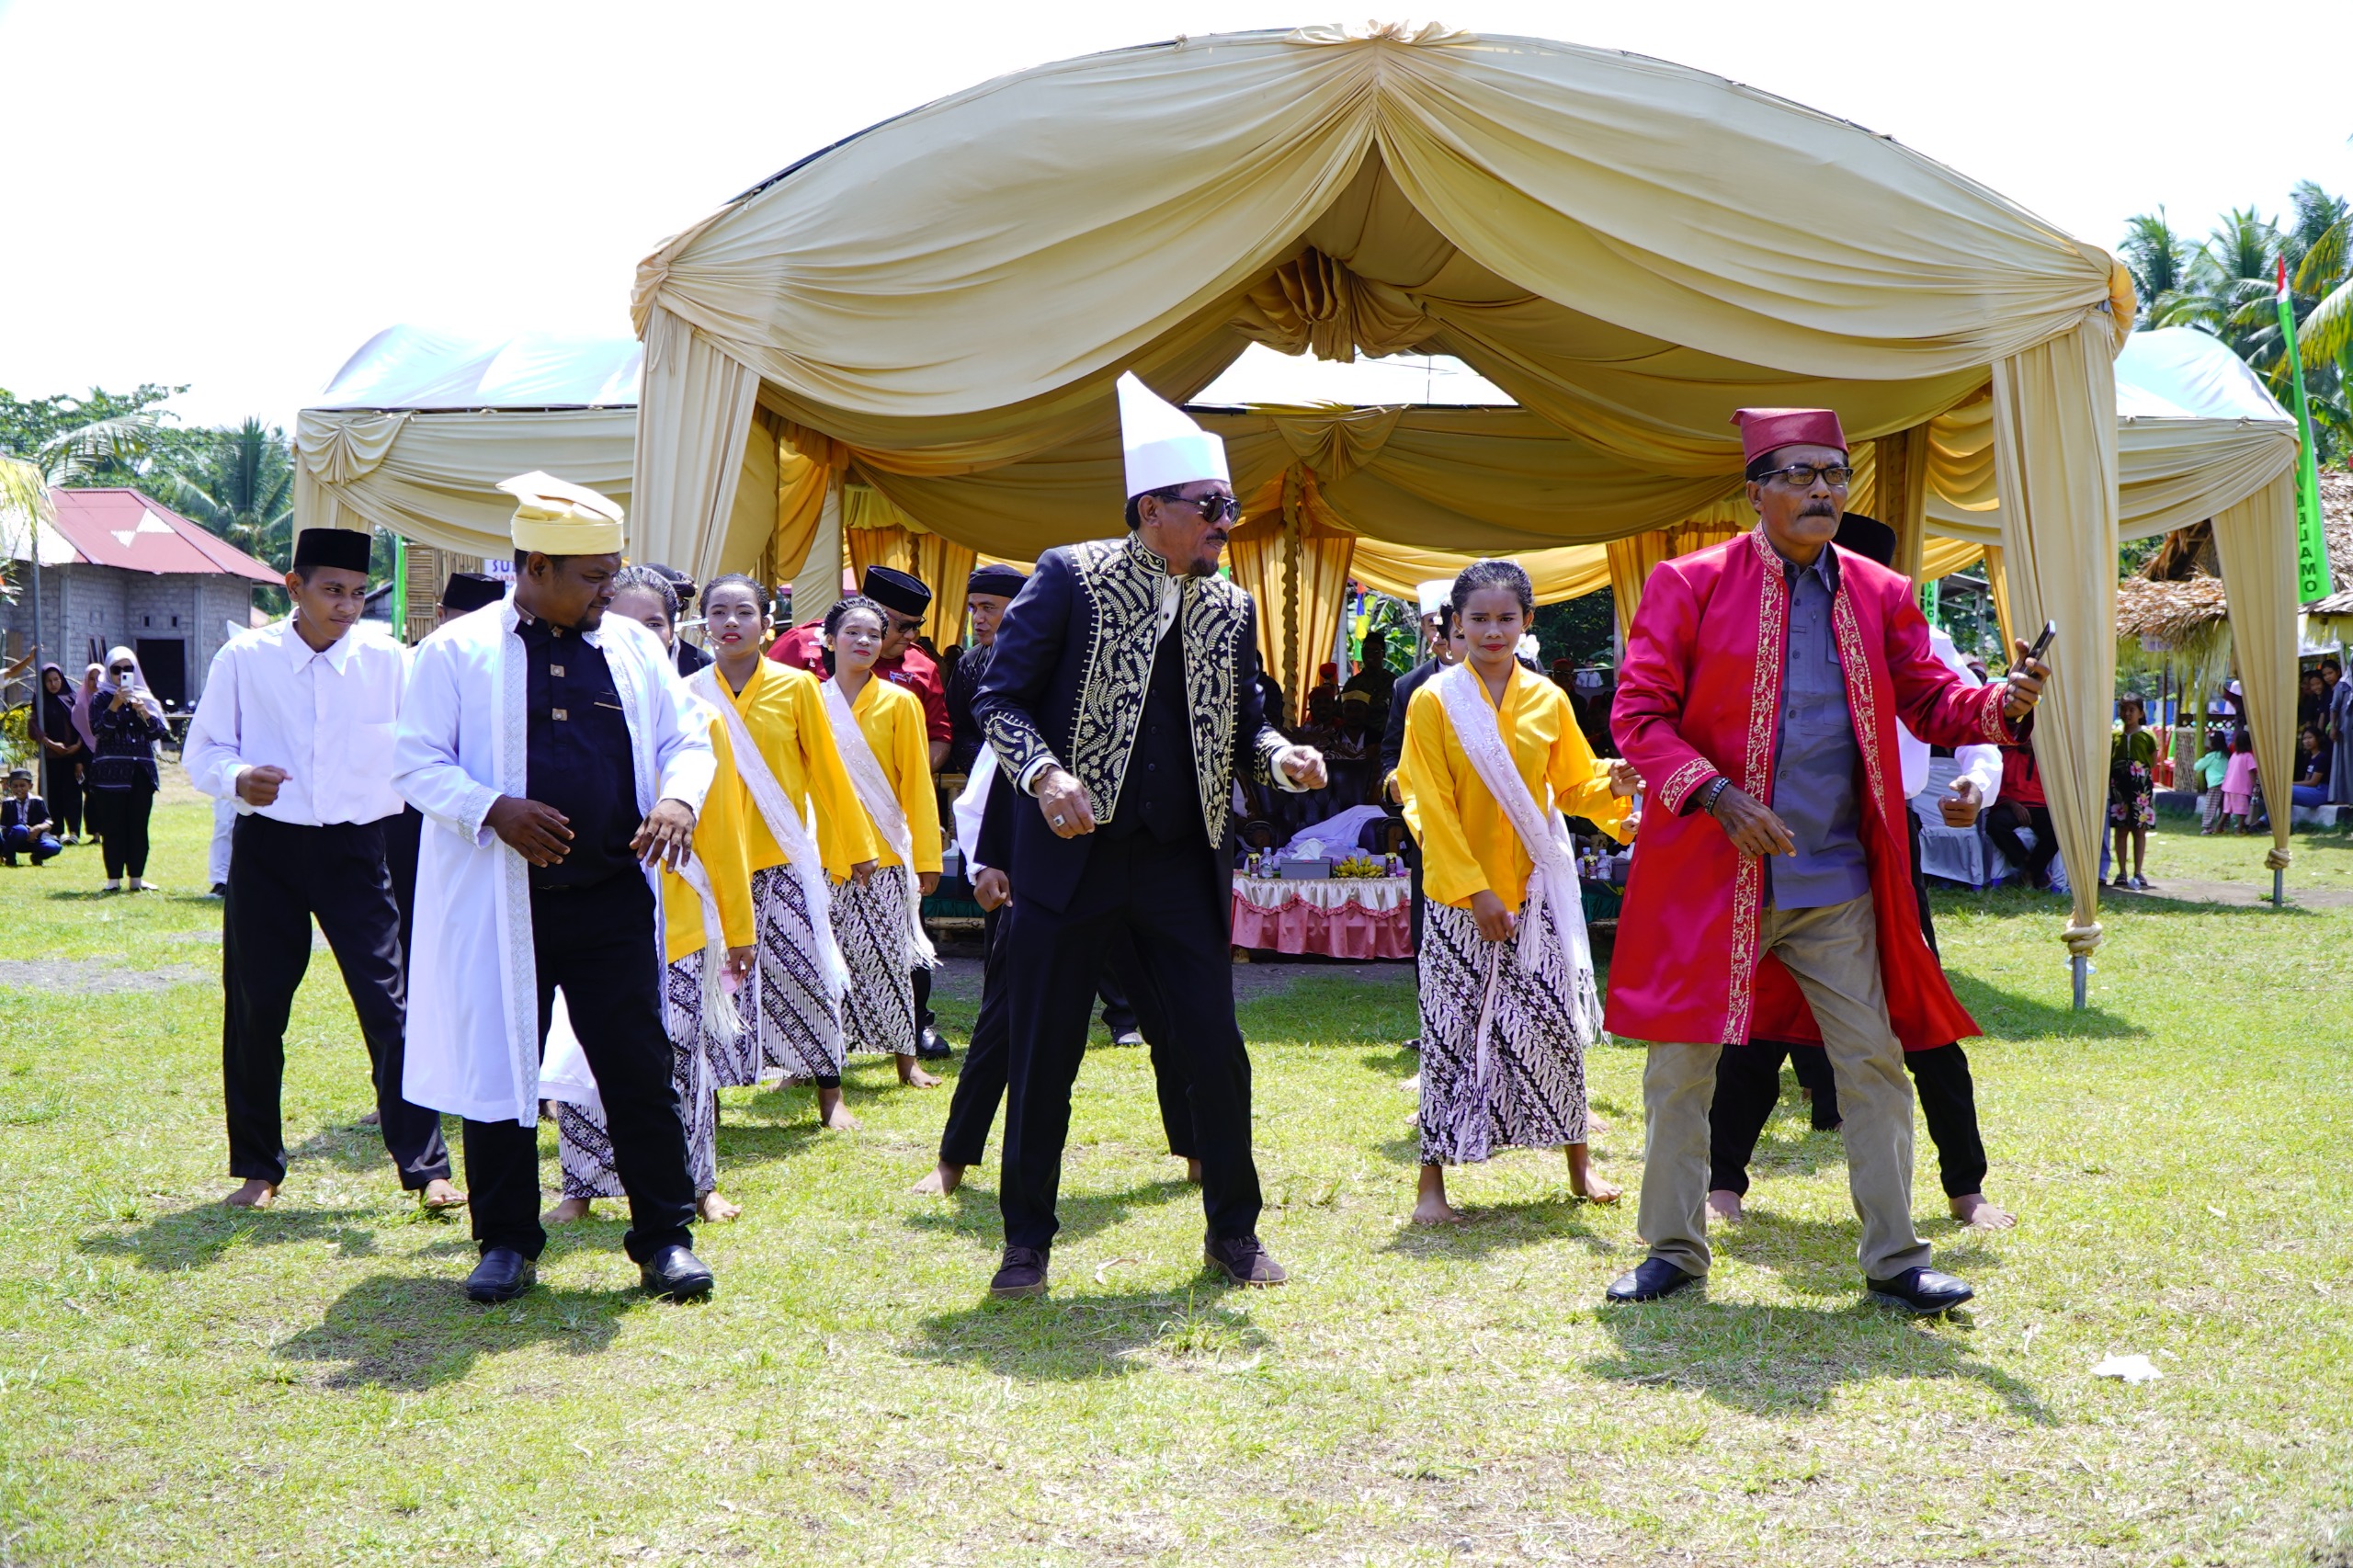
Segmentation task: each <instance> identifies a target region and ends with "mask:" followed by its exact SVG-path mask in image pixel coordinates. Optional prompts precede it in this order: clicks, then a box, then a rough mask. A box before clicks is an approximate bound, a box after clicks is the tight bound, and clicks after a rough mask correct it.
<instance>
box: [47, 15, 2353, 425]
mask: <svg viewBox="0 0 2353 1568" xmlns="http://www.w3.org/2000/svg"><path fill="white" fill-rule="evenodd" d="M1344 3H1346V4H1348V5H1350V6H1355V7H1356V12H1362V11H1364V10H1366V9H1367V7H1366V6H1364V5H1363V3H1362V0H1344ZM1425 4H1427V5H1432V6H1436V7H1437V9H1436V11H1435V14H1436V15H1437V16H1438V18H1439V19H1440V20H1442V21H1445V22H1447V23H1448V24H1449V25H1451V26H1454V27H1459V28H1472V29H1474V30H1483V31H1488V32H1496V33H1521V34H1533V35H1538V36H1544V37H1552V38H1560V39H1566V40H1572V41H1575V42H1579V43H1586V44H1594V45H1600V46H1605V47H1612V48H1620V49H1627V50H1631V51H1637V52H1640V53H1643V54H1651V55H1656V56H1659V57H1661V58H1664V59H1667V60H1673V61H1677V62H1682V63H1684V64H1688V65H1693V66H1697V67H1699V68H1701V69H1704V70H1710V71H1714V72H1718V73H1720V74H1724V75H1727V76H1731V77H1733V78H1736V79H1738V80H1741V81H1744V82H1747V83H1749V84H1752V85H1756V86H1759V87H1763V88H1765V89H1767V90H1769V91H1772V92H1777V93H1779V94H1782V95H1783V96H1785V97H1791V98H1794V99H1797V100H1798V101H1800V102H1802V103H1805V104H1809V105H1812V106H1813V107H1814V108H1820V109H1823V110H1825V111H1827V112H1830V113H1833V114H1837V115H1842V116H1845V117H1846V118H1847V119H1853V120H1856V121H1858V122H1859V123H1861V124H1863V125H1866V126H1869V127H1870V128H1871V129H1872V130H1874V131H1881V132H1884V133H1887V134H1891V135H1893V136H1894V137H1896V138H1897V139H1898V140H1899V141H1902V142H1906V143H1908V144H1909V145H1911V146H1913V147H1915V148H1917V149H1919V150H1920V151H1922V152H1924V153H1928V154H1929V155H1931V156H1933V157H1937V158H1939V159H1941V160H1943V161H1944V162H1946V163H1949V164H1950V165H1953V166H1955V167H1956V168H1959V169H1961V171H1963V172H1964V173H1966V174H1969V175H1971V176H1973V177H1975V178H1977V179H1980V180H1982V181H1984V183H1986V184H1987V185H1990V186H1992V187H1994V188H1995V189H1996V190H2000V191H2002V192H2004V193H2005V194H2006V195H2008V196H2009V197H2011V198H2012V199H2015V200H2018V201H2019V202H2020V203H2022V204H2024V205H2025V206H2027V207H2029V208H2030V209H2033V210H2036V211H2038V212H2040V213H2041V214H2042V215H2043V216H2045V217H2046V218H2048V219H2050V220H2052V222H2056V223H2058V224H2060V225H2061V226H2062V227H2064V228H2066V229H2068V230H2070V231H2071V232H2073V233H2075V234H2077V235H2079V236H2080V237H2082V238H2085V239H2087V240H2090V241H2092V242H2094V243H2096V244H2104V245H2111V246H2112V245H2113V244H2115V242H2116V240H2117V238H2118V235H2119V233H2120V230H2121V226H2122V222H2123V220H2124V219H2125V218H2126V217H2127V216H2129V215H2130V214H2131V213H2133V212H2137V211H2141V210H2145V209H2149V208H2154V207H2155V206H2157V205H2159V204H2160V203H2162V204H2164V205H2165V207H2166V208H2167V210H2169V211H2170V212H2171V214H2172V216H2173V217H2174V219H2175V222H2177V224H2178V225H2179V226H2181V227H2183V228H2185V229H2187V230H2188V231H2189V232H2191V233H2197V234H2202V233H2204V232H2205V231H2206V229H2207V228H2208V227H2209V226H2210V224H2211V222H2212V221H2213V219H2214V217H2215V216H2216V215H2217V214H2219V213H2220V212H2221V211H2222V209H2223V208H2225V207H2227V206H2231V205H2234V204H2239V203H2245V202H2254V203H2256V204H2257V205H2258V206H2260V207H2261V208H2263V209H2264V210H2266V211H2273V210H2278V209H2279V208H2280V207H2281V206H2282V205H2283V204H2284V202H2285V199H2286V197H2287V193H2288V189H2289V187H2290V185H2291V184H2292V183H2293V182H2294V181H2295V180H2297V179H2298V178H2312V179H2316V180H2319V181H2320V182H2322V183H2323V184H2324V185H2326V186H2328V187H2330V188H2332V189H2335V190H2338V191H2353V145H2348V143H2347V136H2348V134H2353V97H2348V96H2347V95H2346V94H2343V93H2340V92H2332V91H2329V90H2327V89H2326V88H2325V86H2323V85H2321V84H2323V83H2325V81H2326V80H2327V79H2328V73H2327V72H2325V71H2324V70H2320V69H2318V68H2317V64H2316V62H2322V61H2330V60H2334V61H2339V62H2341V61H2344V60H2347V59H2353V4H2347V0H2279V3H2274V4H2268V5H2255V6H2245V7H2243V8H2241V9H2239V10H2237V11H2235V12H2233V11H2230V10H2229V9H2228V8H2227V7H2226V8H2224V9H2223V10H2221V11H2218V10H2217V9H2216V8H2215V7H2214V6H2212V5H2211V0H2208V3H2204V4H2200V5H2198V6H2188V5H2177V4H2175V3H2173V0H2156V3H2153V4H2144V5H2141V6H2129V7H2123V8H2119V7H2117V6H2114V5H2112V4H2091V3H2088V0H1982V3H1979V4H1974V5H1970V6H1923V5H1916V4H1904V3H1901V0H1859V3H1853V4H1848V3H1843V0H1817V3H1812V4H1807V3H1803V0H1798V3H1793V4H1790V5H1788V6H1779V7H1774V6H1760V5H1756V4H1746V5H1732V4H1725V3H1722V0H1671V3H1665V4H1662V3H1655V0H1654V3H1648V4H1626V3H1624V0H1615V3H1612V4H1608V5H1597V4H1584V5H1575V4H1562V3H1559V0H1555V3H1552V4H1535V3H1525V0H1425ZM1356 12H1352V13H1349V15H1351V16H1353V15H1355V14H1356ZM2169 13H2171V14H2169ZM1398 14H1399V13H1396V12H1392V13H1389V15H1390V16H1392V17H1393V16H1396V15H1398ZM2230 16H2235V17H2239V18H2240V19H2239V21H2238V22H2236V23H2230V22H2227V21H2225V19H2224V18H2225V17H2230ZM1964 17H1965V18H1967V19H1968V21H1969V24H1970V27H1969V30H1968V31H1966V32H1962V33H1958V34H1956V33H1955V32H1954V31H1953V30H1952V29H1953V27H1954V23H1955V20H1956V18H1964ZM1332 19H1340V16H1339V14H1338V13H1337V12H1336V11H1334V10H1331V9H1328V8H1327V9H1318V8H1316V7H1314V6H1303V7H1302V4H1301V0H1285V3H1283V4H1279V5H1270V4H1267V3H1266V0H1260V3H1258V4H1254V5H1245V4H1239V3H1235V0H1195V3H1191V4H1183V3H1170V0H1121V3H1120V4H1110V5H1107V4H1102V3H1100V0H1096V3H1093V4H1086V3H1056V4H1034V5H1020V4H995V5H993V4H986V3H983V4H972V3H971V0H963V3H960V4H954V5H948V4H922V3H914V0H850V3H845V4H839V5H831V6H812V5H808V4H805V3H801V4H792V3H783V0H762V3H756V4H734V3H727V0H665V3H663V4H659V5H654V4H646V3H642V0H640V3H636V4H629V5H621V4H606V3H601V0H561V3H543V0H454V3H451V0H399V3H397V4H394V5H389V6H384V5H379V6H364V7H363V6H358V5H352V4H347V3H345V0H327V3H324V4H321V3H318V0H299V3H272V0H233V3H232V0H218V3H212V4H206V3H203V0H161V3H142V0H0V62H6V64H7V67H8V69H7V97H8V100H9V101H8V119H9V121H10V124H11V128H12V132H13V134H12V137H11V141H12V142H13V144H14V146H15V148H16V153H15V156H14V159H13V160H12V162H13V164H14V171H13V177H12V178H11V179H10V181H9V186H10V191H9V196H8V199H7V200H6V204H5V208H0V210H5V211H6V214H7V216H6V219H5V220H0V301H5V304H0V387H6V388H7V389H8V390H10V391H11V392H16V393H17V395H18V396H20V397H37V396H42V395H46V394H48V393H51V392H82V391H84V390H85V389H87V388H88V387H90V386H91V385H93V384H97V385H103V386H107V387H109V388H126V387H129V386H132V385H135V384H136V383H138V382H140V381H161V382H169V383H176V382H183V381H185V382H188V383H189V386H190V390H189V391H188V393H187V394H186V395H185V396H184V397H182V398H181V399H179V400H178V402H177V403H176V404H175V407H176V408H177V409H178V410H179V412H180V414H181V415H182V417H183V418H185V419H187V420H188V421H190V422H192V423H203V424H211V423H224V422H229V421H233V420H236V419H240V418H243V417H244V415H247V414H259V415H263V416H264V417H265V418H267V419H269V420H272V421H273V422H277V423H281V424H287V425H290V424H291V423H292V416H293V414H294V411H295V410H296V409H298V408H300V407H301V404H302V403H303V401H304V400H305V398H306V397H307V396H308V395H309V394H310V393H311V392H313V391H315V390H316V389H317V388H318V387H319V386H321V385H322V384H323V383H324V381H326V380H327V379H328V377H329V376H330V375H332V374H333V373H334V371H335V369H336V368H337V367H338V366H340V365H341V364H342V362H343V361H344V359H345V358H347V357H348V356H349V354H350V353H351V352H352V351H353V350H354V349H356V348H357V347H358V346H359V345H360V344H361V343H362V342H363V341H364V340H366V338H367V337H368V336H369V335H371V334H372V333H374V332H375V331H377V330H378V329H379V328H381V327H383V326H387V325H390V324H393V323H395V322H410V323H414V324H418V325H423V326H430V327H438V328H443V329H449V330H459V331H476V332H483V333H503V332H508V331H519V330H524V329H547V330H556V331H570V332H589V333H598V334H614V335H625V334H626V333H627V332H628V331H629V316H628V299H629V285H630V279H631V275H632V273H633V271H634V268H635V265H636V262H637V259H638V258H639V257H640V256H643V255H645V254H646V253H647V252H649V251H651V250H652V249H653V248H654V246H655V245H656V244H659V243H660V242H661V241H662V239H663V238H664V237H665V236H666V235H668V234H670V233H674V232H676V230H678V229H681V228H683V227H685V226H686V225H688V223H691V222H694V221H695V220H697V219H698V218H700V217H701V216H702V215H704V214H705V213H706V212H708V211H709V210H711V209H713V208H715V207H716V206H718V205H719V204H720V203H721V202H722V201H724V200H725V199H727V198H728V197H730V196H733V194H735V193H736V192H737V191H739V190H741V189H743V188H744V187H746V186H748V185H751V184H753V183H754V182H756V181H757V180H758V179H760V178H762V177H764V176H767V175H768V174H771V173H773V172H775V171H776V170H778V169H779V168H782V167H783V166H785V165H787V164H790V163H791V162H792V161H793V160H795V159H797V158H799V157H800V156H801V155H802V154H803V153H808V152H811V151H813V150H814V149H816V148H818V147H821V146H824V144H826V143H827V142H831V141H834V140H835V139H837V138H839V137H841V136H844V135H847V134H848V133H849V132H851V131H858V130H859V129H861V128H863V127H865V126H867V125H870V124H871V123H873V122H874V121H876V120H879V119H884V118H886V117H887V116H890V115H892V114H895V113H897V112H899V111H900V110H903V109H905V108H912V107H914V106H915V105H917V104H920V103H923V102H925V101H926V100H928V99H931V98H935V97H940V96H941V95H943V94H946V93H949V92H953V91H955V90H957V89H959V88H961V87H964V86H967V85H971V84H972V83H974V82H977V81H980V80H982V79H983V78H985V77H988V76H993V75H998V74H1004V73H1006V72H1009V71H1015V70H1019V69H1021V68H1023V67H1026V66H1029V65H1032V64H1037V63H1040V62H1045V61H1049V60H1054V59H1061V58H1065V57H1068V56H1071V55H1075V54H1083V53H1087V52H1091V51H1097V50H1102V49H1110V48H1117V47H1120V46H1122V45H1128V44H1135V43H1145V42H1151V41H1154V40H1160V39H1165V38H1168V37H1171V36H1173V35H1175V34H1177V33H1191V34H1200V33H1208V32H1217V31H1225V30H1236V29H1242V28H1261V27H1269V26H1289V25H1294V24H1298V23H1302V22H1314V21H1323V20H1332ZM69 196H70V198H71V199H72V203H73V205H74V206H75V207H77V208H82V209H89V210H96V211H97V213H98V214H100V215H97V216H88V215H84V214H83V213H79V212H75V213H66V214H63V215H61V216H60V217H58V218H56V219H55V220H53V221H39V220H36V221H34V222H30V223H28V222H26V221H25V214H26V213H27V212H28V210H33V209H36V208H38V207H39V205H40V203H41V202H42V201H43V200H49V201H52V202H55V203H56V204H57V205H58V206H59V207H60V208H61V209H63V205H64V200H65V198H67V197H69ZM108 213H112V214H115V215H107V214H108Z"/></svg>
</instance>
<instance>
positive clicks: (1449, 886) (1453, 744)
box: [1397, 665, 1633, 912]
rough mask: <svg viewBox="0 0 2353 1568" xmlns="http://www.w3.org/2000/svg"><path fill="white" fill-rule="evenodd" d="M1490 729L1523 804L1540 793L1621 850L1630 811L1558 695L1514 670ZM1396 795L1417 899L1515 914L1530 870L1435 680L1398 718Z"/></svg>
mask: <svg viewBox="0 0 2353 1568" xmlns="http://www.w3.org/2000/svg"><path fill="white" fill-rule="evenodd" d="M1474 678H1475V676H1474ZM1478 685H1479V695H1480V696H1481V697H1482V698H1484V699H1486V701H1487V704H1488V706H1490V707H1495V697H1494V694H1493V693H1491V692H1490V691H1488V689H1487V684H1486V682H1484V681H1480V682H1479V683H1478ZM1495 723H1496V728H1497V729H1499V730H1501V731H1502V733H1503V736H1504V740H1505V742H1506V744H1508V745H1509V746H1510V747H1511V754H1512V760H1513V761H1514V763H1516V764H1517V765H1518V768H1519V777H1520V778H1521V779H1522V780H1523V781H1524V782H1525V783H1526V784H1527V785H1528V790H1529V794H1531V795H1533V796H1535V797H1536V799H1537V800H1538V801H1543V800H1544V799H1545V791H1546V790H1547V788H1548V787H1549V789H1550V790H1551V792H1552V795H1551V798H1552V802H1553V803H1554V804H1556V805H1558V806H1559V807H1560V808H1561V810H1562V812H1563V813H1565V814H1566V815H1569V816H1573V817H1585V818H1587V819H1588V820H1590V821H1591V822H1593V823H1594V824H1596V825H1597V826H1598V827H1600V828H1602V829H1603V830H1604V831H1606V832H1608V834H1609V835H1611V836H1612V837H1614V838H1616V839H1617V840H1618V841H1619V842H1620V843H1623V842H1625V839H1626V836H1627V835H1626V828H1625V823H1626V818H1627V815H1628V813H1629V811H1630V809H1631V806H1632V803H1633V802H1632V801H1631V800H1630V799H1629V798H1627V797H1625V796H1621V795H1613V794H1611V793H1610V792H1609V765H1608V763H1606V762H1603V761H1602V760H1600V759H1599V758H1597V757H1596V756H1594V755H1593V748H1592V747H1590V746H1588V745H1586V740H1585V736H1584V734H1583V733H1580V732H1579V731H1578V729H1577V725H1576V715H1575V713H1574V710H1572V709H1571V708H1570V706H1569V699H1568V697H1567V695H1566V694H1564V693H1563V691H1562V690H1561V688H1560V687H1557V686H1554V685H1553V684H1552V682H1551V681H1549V680H1546V679H1544V678H1543V677H1542V676H1532V675H1530V674H1529V673H1528V671H1527V669H1526V668H1525V667H1524V666H1521V665H1514V666H1513V667H1512V672H1511V679H1510V680H1509V681H1508V682H1506V685H1505V687H1504V699H1503V703H1502V705H1501V707H1499V708H1496V712H1495ZM1397 790H1398V792H1399V794H1401V795H1403V796H1404V802H1405V822H1406V824H1407V825H1408V826H1410V827H1411V828H1412V829H1413V830H1414V838H1415V842H1417V843H1418V844H1420V845H1421V846H1422V891H1423V892H1424V893H1426V894H1427V895H1428V896H1429V898H1430V899H1431V900H1432V901H1434V902H1436V903H1447V904H1452V905H1453V906H1454V907H1455V908H1457V909H1468V908H1469V907H1470V906H1471V899H1472V895H1473V894H1474V893H1478V892H1494V893H1495V896H1496V897H1497V898H1500V899H1502V900H1503V901H1504V903H1506V905H1508V906H1509V907H1510V908H1511V909H1512V910H1514V911H1515V912H1517V911H1518V908H1519V906H1520V904H1521V903H1522V902H1523V901H1524V900H1525V899H1526V897H1527V895H1528V878H1529V873H1530V872H1531V871H1533V870H1534V869H1536V863H1535V861H1534V860H1532V859H1530V858H1529V854H1528V851H1527V850H1526V849H1524V848H1522V847H1521V846H1520V842H1519V835H1518V834H1517V833H1515V832H1514V831H1513V830H1512V825H1511V820H1510V819H1509V818H1508V817H1506V816H1505V815H1504V813H1503V808H1502V807H1500V806H1498V805H1496V804H1495V797H1494V796H1493V795H1491V794H1489V793H1488V792H1487V787H1486V785H1485V784H1484V783H1483V782H1482V781H1481V780H1480V778H1479V775H1478V774H1477V773H1476V772H1474V771H1473V770H1472V767H1471V759H1470V757H1469V756H1466V755H1465V754H1464V753H1463V750H1462V743H1461V741H1460V740H1459V739H1457V738H1456V736H1455V733H1454V725H1453V723H1452V722H1451V721H1449V719H1448V718H1447V716H1446V703H1445V700H1444V699H1442V698H1440V697H1439V696H1438V681H1437V679H1435V678H1433V679H1431V680H1428V681H1425V682H1424V683H1423V684H1422V685H1421V686H1419V687H1416V688H1415V691H1414V699H1413V701H1412V702H1411V703H1410V704H1408V705H1407V707H1406V709H1405V744H1404V753H1403V755H1402V756H1400V758H1399V760H1398V763H1397Z"/></svg>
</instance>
